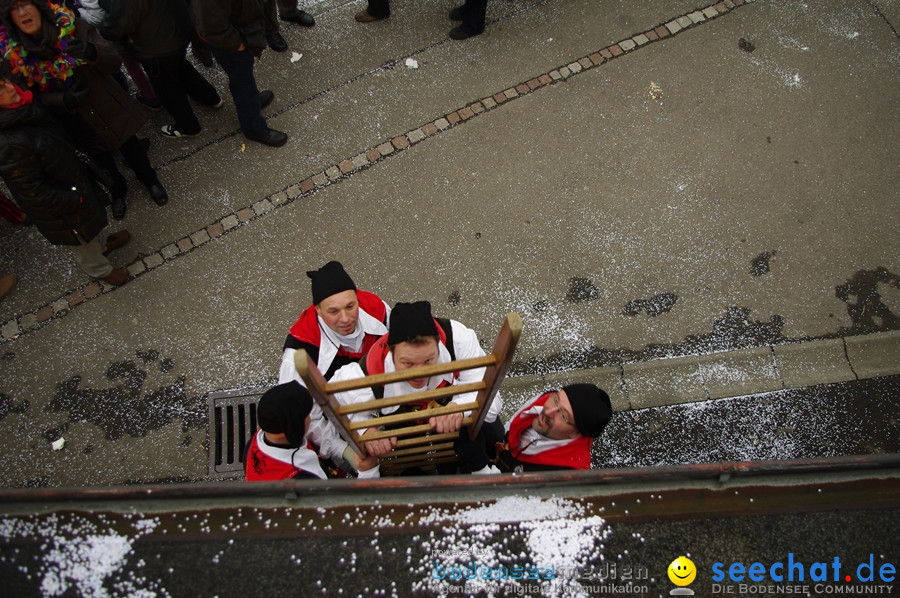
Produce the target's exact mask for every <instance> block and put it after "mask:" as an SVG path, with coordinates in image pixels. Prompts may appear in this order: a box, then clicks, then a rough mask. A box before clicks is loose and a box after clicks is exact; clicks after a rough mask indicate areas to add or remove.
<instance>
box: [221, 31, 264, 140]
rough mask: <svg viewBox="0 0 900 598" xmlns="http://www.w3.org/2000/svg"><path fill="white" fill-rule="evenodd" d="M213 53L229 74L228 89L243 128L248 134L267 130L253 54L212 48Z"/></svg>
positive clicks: (256, 133) (257, 133)
mask: <svg viewBox="0 0 900 598" xmlns="http://www.w3.org/2000/svg"><path fill="white" fill-rule="evenodd" d="M212 52H213V55H214V56H215V57H216V60H217V61H218V62H219V64H220V65H221V66H222V70H224V71H225V74H227V75H228V90H229V91H230V92H231V97H232V99H233V100H234V107H235V108H236V109H237V114H238V121H240V124H241V130H242V131H243V132H244V134H246V135H259V134H261V133H262V132H264V131H265V130H266V128H267V127H266V119H264V118H263V117H262V114H261V112H260V111H261V110H262V107H261V105H260V102H259V89H258V88H257V87H256V79H255V78H254V77H253V56H252V55H251V54H250V53H249V52H247V51H243V52H225V51H223V50H219V49H218V48H213V49H212Z"/></svg>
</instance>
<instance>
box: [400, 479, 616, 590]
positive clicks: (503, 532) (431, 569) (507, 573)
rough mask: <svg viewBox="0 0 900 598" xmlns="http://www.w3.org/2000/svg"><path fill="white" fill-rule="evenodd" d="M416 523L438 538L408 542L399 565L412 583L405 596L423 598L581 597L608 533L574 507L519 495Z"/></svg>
mask: <svg viewBox="0 0 900 598" xmlns="http://www.w3.org/2000/svg"><path fill="white" fill-rule="evenodd" d="M421 523H422V524H425V525H432V526H435V525H439V531H432V532H430V533H429V535H428V536H427V537H426V538H422V537H418V536H417V537H415V538H413V547H412V550H413V554H410V557H411V558H409V559H408V560H407V562H408V563H409V564H410V571H409V572H410V576H411V578H412V579H417V580H420V581H417V582H414V583H413V584H412V588H411V589H412V591H413V592H414V593H424V594H429V595H447V594H448V593H453V594H457V595H468V596H475V595H478V596H488V597H493V596H498V597H499V596H509V595H521V592H523V591H527V592H528V595H541V596H546V597H548V598H551V597H555V596H586V595H587V594H586V593H585V591H584V589H583V586H582V585H581V583H579V580H580V579H581V576H582V575H583V572H585V571H587V570H588V568H590V567H592V566H593V562H594V561H602V560H603V558H604V557H603V551H604V542H605V540H606V539H607V538H608V537H609V534H610V533H611V532H610V529H609V528H608V526H607V525H606V522H605V521H604V520H603V519H602V518H600V517H598V516H586V512H585V508H584V507H583V506H582V505H581V504H579V503H578V502H575V501H571V500H566V499H561V498H549V499H541V498H538V497H526V496H508V497H503V498H500V499H498V500H497V501H496V502H493V503H490V504H479V505H478V506H472V507H467V508H464V509H453V510H448V509H437V510H435V511H434V512H433V513H431V514H430V515H428V516H427V517H425V518H423V519H422V521H421ZM416 556H419V558H416ZM414 563H419V564H414ZM516 569H518V570H519V571H520V572H522V574H520V576H519V578H518V579H516V578H513V572H514V571H515V570H516ZM535 588H539V590H538V592H539V593H535Z"/></svg>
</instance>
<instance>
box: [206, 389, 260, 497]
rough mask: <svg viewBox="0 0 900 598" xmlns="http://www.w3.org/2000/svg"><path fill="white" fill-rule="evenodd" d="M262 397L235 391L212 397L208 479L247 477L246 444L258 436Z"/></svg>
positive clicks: (258, 394) (213, 394) (215, 394)
mask: <svg viewBox="0 0 900 598" xmlns="http://www.w3.org/2000/svg"><path fill="white" fill-rule="evenodd" d="M260 396H262V395H261V393H253V394H250V393H248V392H247V391H239V390H232V391H227V392H217V393H212V394H210V395H209V425H210V426H211V428H212V429H211V430H210V434H209V438H210V447H209V478H210V479H211V480H232V479H241V478H243V477H244V455H245V453H246V450H247V444H248V443H249V442H250V440H251V439H252V438H253V434H254V433H256V404H257V403H258V402H259V397H260Z"/></svg>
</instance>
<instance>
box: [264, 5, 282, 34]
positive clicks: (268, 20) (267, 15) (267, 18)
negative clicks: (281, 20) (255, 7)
mask: <svg viewBox="0 0 900 598" xmlns="http://www.w3.org/2000/svg"><path fill="white" fill-rule="evenodd" d="M259 5H260V7H262V13H263V23H264V24H265V28H266V35H272V34H273V33H278V13H277V11H276V8H275V7H276V4H275V0H260V2H259Z"/></svg>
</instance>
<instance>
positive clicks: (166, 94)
mask: <svg viewBox="0 0 900 598" xmlns="http://www.w3.org/2000/svg"><path fill="white" fill-rule="evenodd" d="M182 61H184V57H172V58H164V59H161V60H154V61H152V62H147V63H145V65H146V72H147V77H148V78H149V79H150V82H151V83H152V84H153V88H154V89H156V95H157V97H158V98H159V101H160V102H162V105H163V107H164V108H165V109H166V110H167V111H168V113H169V114H171V115H172V118H173V119H175V125H174V126H175V129H176V130H177V131H179V132H180V133H181V134H182V135H189V136H191V135H197V134H199V133H200V131H201V126H200V121H199V120H197V115H196V114H194V109H193V108H192V107H191V103H190V102H189V101H188V94H187V91H186V90H185V86H184V85H183V84H182V81H181V62H182ZM213 91H215V90H213ZM217 95H218V94H217Z"/></svg>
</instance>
